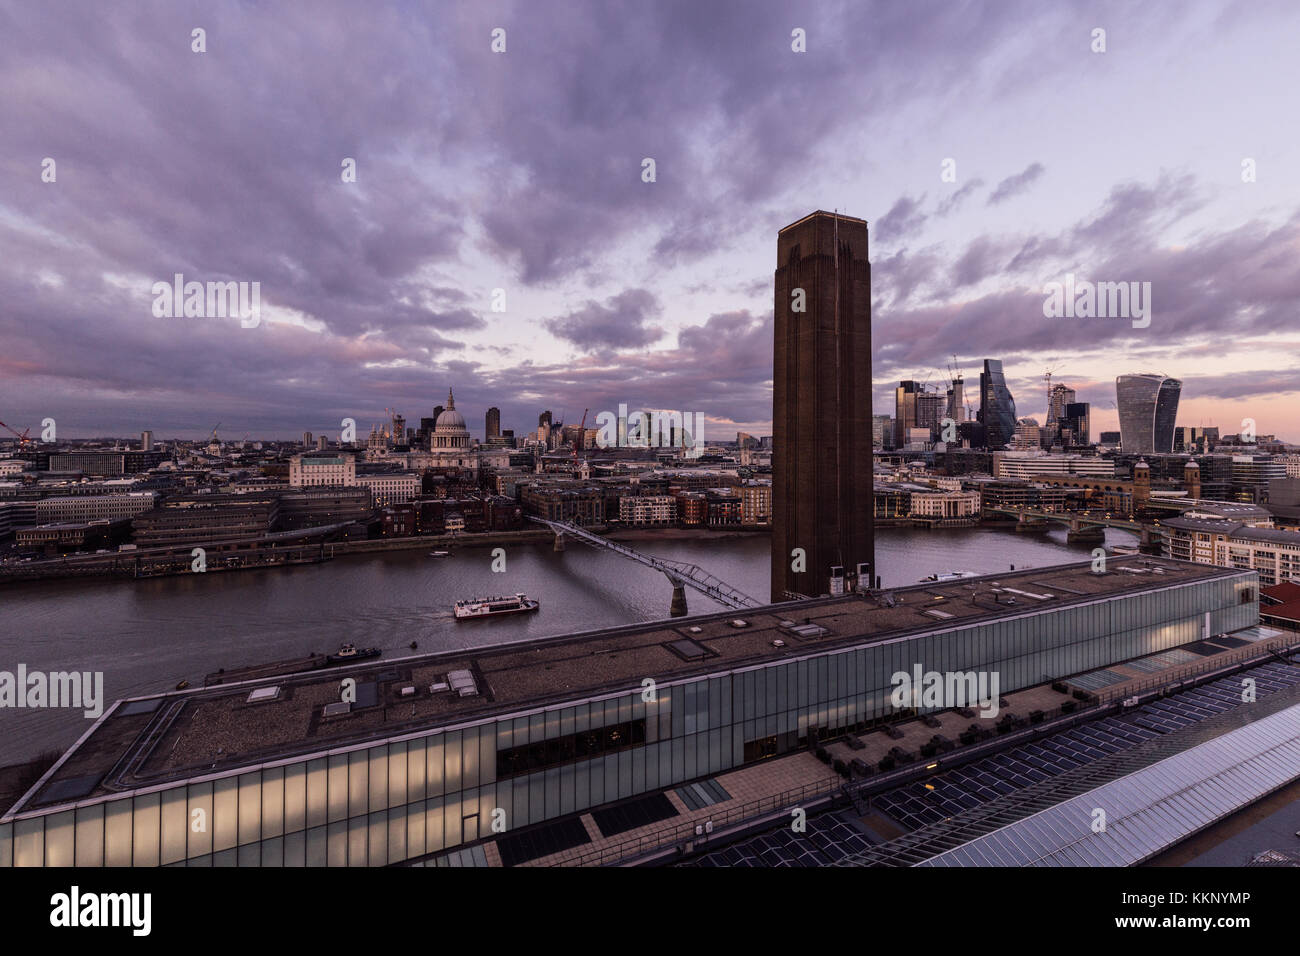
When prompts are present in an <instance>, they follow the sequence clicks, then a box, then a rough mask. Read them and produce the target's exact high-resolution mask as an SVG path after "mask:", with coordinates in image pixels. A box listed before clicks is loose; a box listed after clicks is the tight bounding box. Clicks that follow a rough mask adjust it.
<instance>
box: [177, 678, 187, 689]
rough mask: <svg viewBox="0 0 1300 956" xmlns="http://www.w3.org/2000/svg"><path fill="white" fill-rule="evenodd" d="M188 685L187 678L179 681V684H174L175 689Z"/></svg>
mask: <svg viewBox="0 0 1300 956" xmlns="http://www.w3.org/2000/svg"><path fill="white" fill-rule="evenodd" d="M189 686H190V682H189V681H187V680H183V681H181V682H180V683H179V684H177V685H176V689H177V690H184V689H185V688H186V687H189Z"/></svg>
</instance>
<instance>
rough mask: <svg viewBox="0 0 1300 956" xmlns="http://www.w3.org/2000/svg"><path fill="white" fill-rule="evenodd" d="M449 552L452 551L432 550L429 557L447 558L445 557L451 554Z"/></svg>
mask: <svg viewBox="0 0 1300 956" xmlns="http://www.w3.org/2000/svg"><path fill="white" fill-rule="evenodd" d="M449 554H451V552H450V551H430V552H429V557H431V558H445V557H447V555H449Z"/></svg>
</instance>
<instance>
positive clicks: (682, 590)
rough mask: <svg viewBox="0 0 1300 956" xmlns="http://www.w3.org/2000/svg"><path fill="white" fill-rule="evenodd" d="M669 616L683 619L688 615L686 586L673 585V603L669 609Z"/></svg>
mask: <svg viewBox="0 0 1300 956" xmlns="http://www.w3.org/2000/svg"><path fill="white" fill-rule="evenodd" d="M668 614H669V616H671V617H682V616H684V615H685V614H686V585H684V584H674V585H673V603H672V605H671V606H670V607H669V608H668Z"/></svg>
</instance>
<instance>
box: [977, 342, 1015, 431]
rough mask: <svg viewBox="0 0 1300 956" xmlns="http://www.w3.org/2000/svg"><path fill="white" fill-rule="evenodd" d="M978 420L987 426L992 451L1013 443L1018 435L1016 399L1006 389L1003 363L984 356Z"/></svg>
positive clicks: (985, 429)
mask: <svg viewBox="0 0 1300 956" xmlns="http://www.w3.org/2000/svg"><path fill="white" fill-rule="evenodd" d="M979 420H980V423H981V424H982V425H983V426H984V439H985V442H986V445H987V447H988V448H989V449H990V450H992V451H996V450H998V449H1001V448H1006V447H1007V446H1008V445H1010V444H1011V439H1013V438H1014V437H1015V435H1016V400H1015V399H1014V398H1013V397H1012V396H1011V389H1009V388H1007V380H1006V377H1005V376H1004V375H1003V374H1002V363H1001V362H1000V361H998V360H997V359H985V360H984V371H982V372H980V410H979Z"/></svg>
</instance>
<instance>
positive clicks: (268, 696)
mask: <svg viewBox="0 0 1300 956" xmlns="http://www.w3.org/2000/svg"><path fill="white" fill-rule="evenodd" d="M279 696H280V687H279V685H278V684H277V685H276V686H275V687H259V688H257V690H255V691H253V692H252V693H251V694H249V695H248V703H250V704H260V703H262V702H263V701H268V700H276V699H277V698H279Z"/></svg>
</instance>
